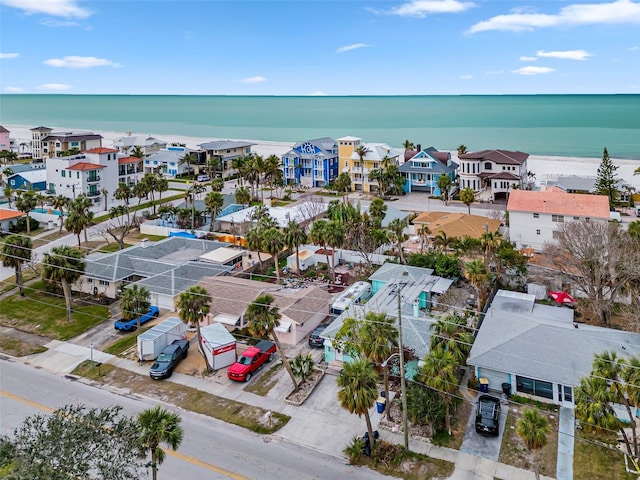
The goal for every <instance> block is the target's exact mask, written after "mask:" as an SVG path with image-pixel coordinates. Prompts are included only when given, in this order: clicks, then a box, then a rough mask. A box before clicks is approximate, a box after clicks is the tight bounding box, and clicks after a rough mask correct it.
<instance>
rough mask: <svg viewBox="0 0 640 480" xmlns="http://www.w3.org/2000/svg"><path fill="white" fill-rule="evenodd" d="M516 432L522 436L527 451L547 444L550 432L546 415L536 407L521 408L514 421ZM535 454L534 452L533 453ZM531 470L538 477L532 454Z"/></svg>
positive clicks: (536, 465)
mask: <svg viewBox="0 0 640 480" xmlns="http://www.w3.org/2000/svg"><path fill="white" fill-rule="evenodd" d="M516 432H517V433H518V436H519V437H520V438H522V440H523V441H524V444H525V445H526V446H527V449H529V452H531V453H532V454H534V452H535V451H536V450H538V449H540V448H542V447H544V446H545V445H546V444H547V435H549V433H550V432H551V428H549V422H548V421H547V417H545V416H544V415H542V414H541V413H540V411H539V410H538V409H537V408H524V409H522V416H521V417H520V418H519V419H518V421H517V423H516ZM534 455H535V454H534ZM533 472H534V474H535V476H536V479H539V478H540V473H539V471H538V462H537V460H536V458H535V456H534V459H533Z"/></svg>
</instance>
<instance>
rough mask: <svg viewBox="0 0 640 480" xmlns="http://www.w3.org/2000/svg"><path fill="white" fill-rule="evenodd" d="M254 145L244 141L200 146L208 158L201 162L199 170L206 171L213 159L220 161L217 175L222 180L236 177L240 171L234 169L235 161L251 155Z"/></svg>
mask: <svg viewBox="0 0 640 480" xmlns="http://www.w3.org/2000/svg"><path fill="white" fill-rule="evenodd" d="M253 145H255V144H254V143H251V142H246V141H243V140H216V141H212V142H207V143H202V144H200V145H198V147H200V149H202V150H204V151H205V152H206V156H205V157H204V158H202V159H201V160H200V162H199V165H198V169H199V171H203V170H205V171H206V170H207V167H206V164H207V163H208V162H210V161H211V159H212V158H217V159H218V160H219V161H220V163H219V165H218V166H217V167H216V169H217V174H218V175H219V176H220V177H221V178H227V177H229V176H231V175H234V174H236V173H238V171H237V170H236V169H235V168H233V160H235V159H237V158H240V157H245V156H247V155H250V154H251V147H252V146H253Z"/></svg>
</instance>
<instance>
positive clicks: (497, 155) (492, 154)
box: [458, 150, 529, 165]
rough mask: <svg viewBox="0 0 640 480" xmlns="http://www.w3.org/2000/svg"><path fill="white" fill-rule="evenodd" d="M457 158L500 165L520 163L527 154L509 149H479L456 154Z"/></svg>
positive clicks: (527, 156)
mask: <svg viewBox="0 0 640 480" xmlns="http://www.w3.org/2000/svg"><path fill="white" fill-rule="evenodd" d="M458 158H461V159H463V160H489V161H490V162H494V163H497V164H500V165H522V164H523V163H524V162H525V161H526V160H527V158H529V154H528V153H524V152H520V151H516V152H512V151H510V150H480V151H479V152H469V153H464V154H462V155H458Z"/></svg>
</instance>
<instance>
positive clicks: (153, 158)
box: [143, 146, 193, 178]
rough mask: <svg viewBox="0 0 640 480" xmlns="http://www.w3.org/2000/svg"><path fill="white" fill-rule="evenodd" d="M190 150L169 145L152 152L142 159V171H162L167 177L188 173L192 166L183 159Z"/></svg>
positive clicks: (189, 153)
mask: <svg viewBox="0 0 640 480" xmlns="http://www.w3.org/2000/svg"><path fill="white" fill-rule="evenodd" d="M191 153H192V150H190V149H188V148H186V147H180V146H169V147H167V148H163V149H162V150H158V151H157V152H154V153H152V154H151V155H149V156H148V157H146V158H145V159H144V164H143V171H144V173H160V172H161V173H163V174H164V175H165V176H167V177H169V178H176V177H178V176H180V175H183V174H186V173H189V172H190V171H191V170H192V169H193V166H192V165H189V164H188V163H187V162H184V161H183V158H184V157H185V156H187V155H191Z"/></svg>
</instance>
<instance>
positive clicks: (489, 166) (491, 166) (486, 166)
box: [484, 162, 493, 170]
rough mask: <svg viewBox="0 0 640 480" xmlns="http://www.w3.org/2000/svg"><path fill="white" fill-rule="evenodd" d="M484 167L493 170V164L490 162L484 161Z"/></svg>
mask: <svg viewBox="0 0 640 480" xmlns="http://www.w3.org/2000/svg"><path fill="white" fill-rule="evenodd" d="M484 169H485V170H493V165H492V164H491V162H485V164H484Z"/></svg>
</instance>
